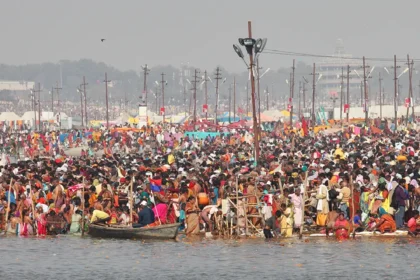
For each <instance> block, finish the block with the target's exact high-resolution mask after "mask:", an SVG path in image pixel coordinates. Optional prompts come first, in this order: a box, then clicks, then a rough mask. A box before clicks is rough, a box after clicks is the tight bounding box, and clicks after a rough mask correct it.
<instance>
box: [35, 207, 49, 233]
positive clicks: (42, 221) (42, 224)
mask: <svg viewBox="0 0 420 280" xmlns="http://www.w3.org/2000/svg"><path fill="white" fill-rule="evenodd" d="M36 210H37V213H36V216H35V217H36V226H37V234H38V236H45V235H47V218H46V216H45V215H46V214H45V213H44V212H43V209H42V207H41V206H39V207H37V208H36Z"/></svg>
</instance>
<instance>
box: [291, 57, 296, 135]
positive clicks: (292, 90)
mask: <svg viewBox="0 0 420 280" xmlns="http://www.w3.org/2000/svg"><path fill="white" fill-rule="evenodd" d="M294 93H295V60H294V59H293V67H292V77H291V79H290V128H292V127H293V95H294Z"/></svg>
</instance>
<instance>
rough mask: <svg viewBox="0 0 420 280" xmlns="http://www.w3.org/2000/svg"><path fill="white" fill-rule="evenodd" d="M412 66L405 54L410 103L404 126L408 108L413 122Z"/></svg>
mask: <svg viewBox="0 0 420 280" xmlns="http://www.w3.org/2000/svg"><path fill="white" fill-rule="evenodd" d="M413 64H414V62H412V63H411V62H410V56H409V55H408V54H407V66H408V81H409V87H408V98H409V100H410V103H409V105H408V106H407V116H406V119H407V121H406V124H407V125H408V113H409V110H410V106H411V107H412V118H413V121H414V104H411V103H412V102H411V101H412V100H413V84H412V79H411V78H412V74H413V71H412V70H413V68H412V66H413Z"/></svg>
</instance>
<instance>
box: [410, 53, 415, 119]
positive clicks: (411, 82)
mask: <svg viewBox="0 0 420 280" xmlns="http://www.w3.org/2000/svg"><path fill="white" fill-rule="evenodd" d="M413 68H414V60H411V73H410V98H411V102H410V105H411V115H412V122H413V123H414V117H415V116H414V94H413V70H414V69H413Z"/></svg>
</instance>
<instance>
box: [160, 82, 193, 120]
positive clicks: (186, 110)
mask: <svg viewBox="0 0 420 280" xmlns="http://www.w3.org/2000/svg"><path fill="white" fill-rule="evenodd" d="M184 91H185V86H184ZM155 92H156V94H155V103H156V104H155V105H156V114H157V115H159V102H158V92H159V86H158V85H156V86H155ZM185 103H186V102H185ZM185 112H187V108H185Z"/></svg>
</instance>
